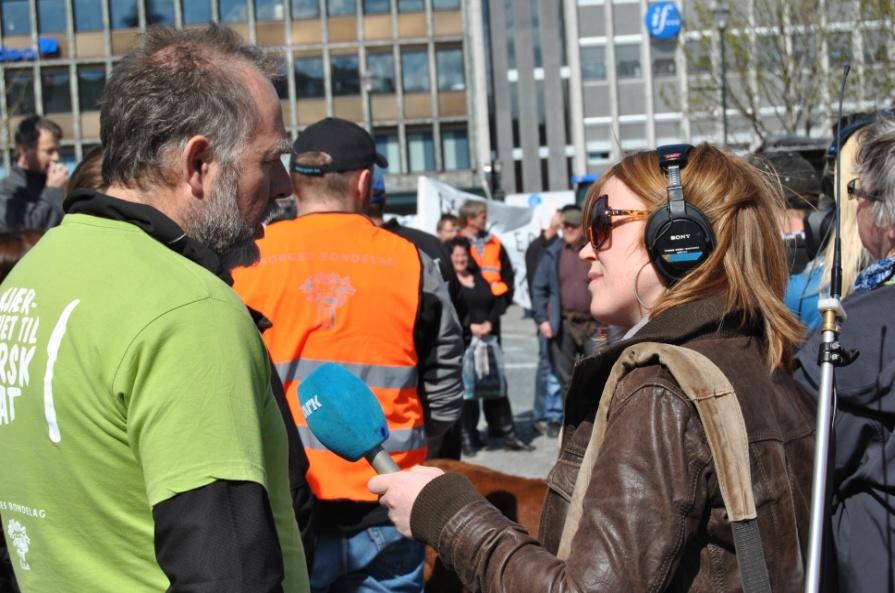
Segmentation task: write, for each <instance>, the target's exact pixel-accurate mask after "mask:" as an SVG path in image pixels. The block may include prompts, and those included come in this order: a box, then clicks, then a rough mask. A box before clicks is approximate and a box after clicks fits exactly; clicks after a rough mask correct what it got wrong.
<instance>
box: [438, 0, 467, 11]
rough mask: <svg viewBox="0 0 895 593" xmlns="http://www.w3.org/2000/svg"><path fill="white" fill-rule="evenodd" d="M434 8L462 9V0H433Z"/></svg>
mask: <svg viewBox="0 0 895 593" xmlns="http://www.w3.org/2000/svg"><path fill="white" fill-rule="evenodd" d="M432 10H460V0H432Z"/></svg>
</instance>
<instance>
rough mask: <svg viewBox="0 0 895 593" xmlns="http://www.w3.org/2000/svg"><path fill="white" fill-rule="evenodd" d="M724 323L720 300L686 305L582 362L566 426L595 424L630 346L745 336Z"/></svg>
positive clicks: (573, 384) (577, 369) (574, 376)
mask: <svg viewBox="0 0 895 593" xmlns="http://www.w3.org/2000/svg"><path fill="white" fill-rule="evenodd" d="M725 319H726V317H725V311H724V302H723V301H722V299H720V298H712V299H704V300H699V301H694V302H691V303H685V304H683V305H678V306H676V307H674V308H672V309H669V310H668V311H665V312H664V313H662V314H661V315H658V316H656V317H655V318H654V319H651V320H650V321H649V322H648V323H647V324H646V325H644V326H643V328H642V329H641V330H640V331H639V332H637V333H636V334H634V335H633V336H632V337H630V338H628V339H626V340H620V341H618V342H615V343H612V344H610V345H608V346H606V347H604V348H603V349H601V350H599V351H598V352H597V353H596V354H594V355H593V356H591V357H588V358H585V359H583V360H581V361H580V362H578V363H577V364H576V365H575V371H574V373H573V374H572V381H571V384H570V385H569V393H568V396H567V399H566V417H565V424H566V425H572V426H577V425H578V424H579V423H580V422H582V421H593V419H594V416H595V414H596V411H597V406H598V404H599V401H600V395H601V391H602V389H603V385H604V384H605V383H606V380H607V379H608V377H609V371H610V370H612V365H614V364H615V361H616V360H618V357H619V356H620V355H621V353H622V352H623V351H624V349H625V348H627V347H628V346H631V345H633V344H640V343H643V342H661V343H664V344H676V345H677V344H683V343H686V342H689V341H690V340H693V339H695V338H698V337H701V336H706V335H718V334H738V333H742V330H741V329H740V327H739V324H738V323H736V322H734V321H732V320H729V318H727V319H728V321H727V322H725Z"/></svg>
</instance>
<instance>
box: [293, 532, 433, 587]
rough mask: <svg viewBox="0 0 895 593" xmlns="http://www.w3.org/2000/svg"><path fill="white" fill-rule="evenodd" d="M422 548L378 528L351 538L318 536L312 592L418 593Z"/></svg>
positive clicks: (312, 573) (355, 534) (327, 535)
mask: <svg viewBox="0 0 895 593" xmlns="http://www.w3.org/2000/svg"><path fill="white" fill-rule="evenodd" d="M425 558H426V548H425V546H424V545H423V544H422V543H420V542H417V541H414V540H410V539H407V538H405V537H404V536H402V535H401V534H400V533H398V530H397V529H395V528H394V526H392V525H380V526H377V527H370V528H368V529H364V530H363V531H358V532H357V533H354V534H352V535H344V536H343V535H338V534H322V535H320V538H319V539H318V541H317V548H316V550H315V552H314V569H313V570H312V571H311V592H312V593H327V592H330V593H389V592H394V593H422V591H423V562H424V560H425Z"/></svg>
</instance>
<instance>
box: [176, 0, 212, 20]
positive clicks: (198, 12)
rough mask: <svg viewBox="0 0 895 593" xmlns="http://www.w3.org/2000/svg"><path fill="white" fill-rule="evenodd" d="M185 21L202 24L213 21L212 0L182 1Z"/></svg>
mask: <svg viewBox="0 0 895 593" xmlns="http://www.w3.org/2000/svg"><path fill="white" fill-rule="evenodd" d="M181 6H183V22H184V24H187V25H202V24H205V23H207V22H209V21H211V2H210V1H209V0H188V1H187V2H182V3H181Z"/></svg>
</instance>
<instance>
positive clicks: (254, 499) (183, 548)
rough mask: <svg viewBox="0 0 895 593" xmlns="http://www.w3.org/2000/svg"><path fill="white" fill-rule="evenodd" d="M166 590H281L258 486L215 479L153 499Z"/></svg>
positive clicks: (275, 545) (278, 554) (278, 560)
mask: <svg viewBox="0 0 895 593" xmlns="http://www.w3.org/2000/svg"><path fill="white" fill-rule="evenodd" d="M152 516H153V519H154V520H155V554H156V558H157V559H158V563H159V566H160V567H161V569H162V571H163V572H164V573H165V575H166V576H167V577H168V580H170V581H171V586H170V587H169V588H168V591H167V593H282V591H283V585H282V583H283V576H284V571H283V554H282V551H281V549H280V543H279V539H278V537H277V531H276V527H275V526H274V519H273V513H272V512H271V508H270V502H269V500H268V498H267V492H266V491H265V490H264V487H263V486H261V485H260V484H256V483H255V482H234V481H228V480H218V481H215V482H212V483H211V484H208V485H207V486H203V487H202V488H196V489H195V490H190V491H188V492H183V493H181V494H178V495H176V496H174V497H172V498H169V499H168V500H165V501H163V502H160V503H158V504H157V505H155V507H154V508H153V509H152Z"/></svg>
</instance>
